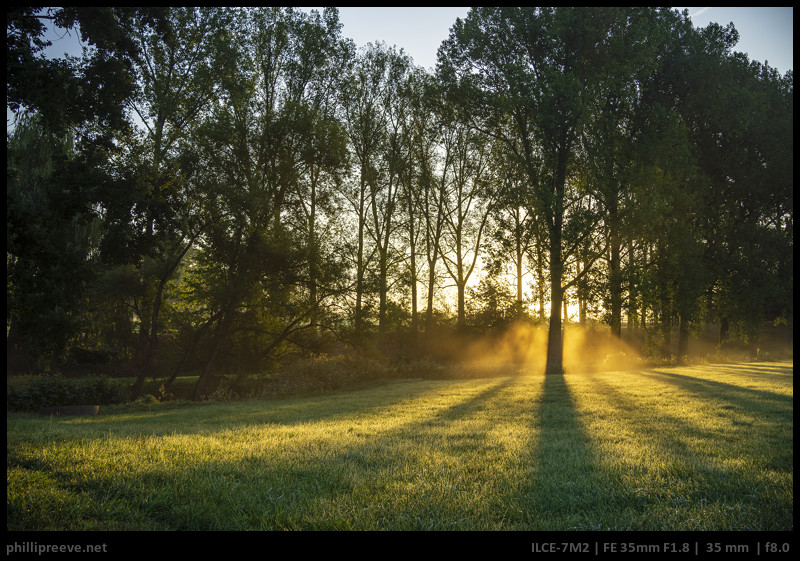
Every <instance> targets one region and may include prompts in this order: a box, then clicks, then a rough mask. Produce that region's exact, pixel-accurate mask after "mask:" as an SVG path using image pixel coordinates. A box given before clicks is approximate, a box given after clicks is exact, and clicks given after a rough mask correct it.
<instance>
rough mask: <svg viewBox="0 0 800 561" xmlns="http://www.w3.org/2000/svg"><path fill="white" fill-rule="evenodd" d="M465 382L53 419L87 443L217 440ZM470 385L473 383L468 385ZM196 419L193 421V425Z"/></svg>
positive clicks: (377, 411)
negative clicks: (224, 433) (228, 433)
mask: <svg viewBox="0 0 800 561" xmlns="http://www.w3.org/2000/svg"><path fill="white" fill-rule="evenodd" d="M460 383H461V382H453V381H445V382H439V381H434V382H428V381H425V382H412V383H411V384H409V386H408V390H407V391H406V392H402V391H397V388H396V386H395V385H389V386H384V387H379V388H373V389H367V390H358V391H351V392H347V391H343V392H339V393H335V394H331V395H323V396H318V397H304V398H291V399H288V400H253V401H243V402H232V403H192V404H188V405H171V404H165V405H158V406H156V407H155V408H153V409H151V410H146V411H145V410H142V411H138V412H137V411H126V410H121V409H116V410H114V409H112V410H111V412H110V413H105V412H104V411H103V410H102V408H101V414H100V415H98V416H96V417H91V418H73V417H64V418H62V419H51V420H50V422H52V423H56V424H58V425H60V426H61V428H62V429H63V430H65V431H67V432H69V430H70V429H74V430H75V431H77V432H79V433H80V437H81V438H86V439H92V438H106V437H108V436H109V431H111V432H112V433H117V434H119V435H121V436H175V435H194V434H206V433H207V434H214V433H216V432H218V431H219V430H220V425H224V427H225V430H236V429H241V428H248V427H253V428H256V427H263V426H270V425H273V426H276V427H281V426H295V425H298V426H300V425H305V424H308V423H318V422H333V421H342V420H347V419H354V420H355V419H359V418H362V417H364V416H365V415H370V414H374V415H376V416H380V415H381V414H382V413H386V414H389V413H390V412H391V411H392V410H394V409H395V408H397V407H401V406H402V405H403V404H404V403H409V404H413V402H415V401H416V400H419V399H425V398H426V396H428V395H430V394H432V393H435V392H436V391H437V390H438V389H439V388H441V387H443V386H445V385H448V384H450V385H453V384H460ZM466 383H467V384H468V383H469V382H466ZM189 419H190V421H189Z"/></svg>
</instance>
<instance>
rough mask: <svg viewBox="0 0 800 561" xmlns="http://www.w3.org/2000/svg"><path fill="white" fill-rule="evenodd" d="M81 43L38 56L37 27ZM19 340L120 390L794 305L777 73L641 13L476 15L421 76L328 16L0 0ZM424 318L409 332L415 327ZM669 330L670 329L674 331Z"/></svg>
mask: <svg viewBox="0 0 800 561" xmlns="http://www.w3.org/2000/svg"><path fill="white" fill-rule="evenodd" d="M45 23H48V24H50V25H53V26H56V27H57V28H60V29H62V30H75V31H77V30H79V32H80V33H81V35H82V37H83V39H84V42H85V43H86V44H87V46H88V49H87V50H86V51H85V52H84V55H83V58H78V59H72V58H69V59H59V58H55V59H53V58H46V57H44V56H43V54H42V49H43V47H44V46H45V43H44V40H43V32H44V24H45ZM7 36H8V74H7V105H8V107H9V109H10V110H13V111H14V112H15V113H16V115H17V121H16V123H15V126H14V127H13V129H12V130H10V132H9V133H8V137H7V191H6V193H7V209H8V210H7V251H6V255H7V293H6V294H7V341H8V348H9V352H10V353H11V355H13V356H24V357H27V361H26V365H27V366H26V367H25V368H27V369H31V370H40V371H41V370H51V369H62V368H65V367H67V366H68V365H70V364H77V363H80V364H84V365H85V364H87V363H92V362H93V363H95V364H99V365H103V364H105V365H108V364H112V363H113V364H114V365H115V367H116V366H125V367H127V371H129V372H131V373H132V374H133V375H135V376H136V379H137V383H136V385H135V387H134V389H135V390H136V391H139V390H140V389H141V388H142V385H143V384H144V382H145V380H146V379H148V378H160V379H162V380H163V381H164V382H165V384H166V386H167V388H168V387H169V385H170V384H171V383H172V382H173V381H174V380H176V379H177V377H178V376H180V375H181V374H184V373H193V374H199V381H198V382H197V385H196V387H195V390H194V393H195V396H198V397H199V396H200V395H202V394H203V393H204V391H205V390H206V387H207V384H208V382H209V380H210V379H211V378H212V377H213V376H214V375H215V374H216V373H219V372H224V373H232V374H236V375H237V376H238V379H237V381H238V382H241V383H243V382H244V380H245V378H246V377H247V376H249V375H251V374H254V373H258V372H263V371H265V370H268V369H270V368H272V367H274V366H275V365H276V364H280V363H281V362H283V361H285V359H287V358H288V357H292V356H297V355H298V354H308V353H320V352H329V351H333V350H335V349H342V348H344V347H345V346H346V347H349V348H357V349H360V350H361V351H362V352H366V353H383V354H385V355H390V356H393V357H412V356H420V355H424V354H426V353H429V354H431V353H434V351H435V349H434V348H433V345H434V341H435V340H436V338H435V335H441V334H442V333H443V332H445V331H451V332H452V333H454V334H461V335H462V336H463V335H465V334H472V335H474V334H475V333H483V332H487V331H492V330H499V329H502V328H504V327H508V326H509V325H511V324H512V323H513V322H519V321H527V322H531V323H545V322H546V323H547V325H548V326H549V327H548V329H549V344H548V351H547V369H548V371H551V372H560V371H562V370H563V366H562V356H561V353H562V344H563V343H562V332H563V324H564V322H565V321H569V318H568V317H567V316H565V312H569V310H570V307H569V306H572V305H574V306H576V307H577V313H576V314H575V315H574V316H573V317H572V318H571V319H572V321H578V322H580V323H587V322H592V321H596V322H604V323H606V324H608V325H609V326H610V331H611V336H612V337H616V338H619V337H621V336H622V328H623V325H625V326H626V330H627V332H628V335H629V336H632V334H634V333H636V334H638V335H639V336H640V337H639V339H637V340H639V341H640V342H641V343H642V345H643V346H644V348H646V349H648V350H649V351H650V352H654V353H661V354H663V355H665V356H670V355H677V356H682V355H686V354H687V352H688V345H689V339H690V336H691V334H692V333H693V332H696V331H697V330H698V328H699V327H700V326H703V325H708V324H714V325H718V326H719V330H720V332H719V342H720V344H725V343H727V342H729V341H744V342H747V343H753V342H755V341H757V340H758V337H759V335H760V333H761V331H762V328H763V326H764V325H765V323H771V324H778V323H780V324H784V325H788V326H790V327H791V326H792V321H793V307H792V306H793V296H792V289H793V272H792V270H793V263H792V255H793V241H792V239H793V234H792V232H793V202H792V201H793V199H792V191H793V179H792V171H793V170H792V161H793V160H792V152H793V151H792V111H793V75H792V72H791V71H790V72H788V73H787V74H786V75H784V76H781V75H780V74H778V73H777V72H776V71H775V70H774V69H772V68H770V67H768V66H766V65H763V64H760V63H758V62H752V61H749V60H748V59H747V57H746V56H745V55H742V54H740V53H736V52H735V44H736V40H737V33H736V30H735V29H734V28H733V26H732V25H730V26H728V27H726V28H722V27H720V26H717V25H711V26H709V27H707V28H705V29H699V28H694V27H693V26H692V23H691V21H690V20H689V18H688V16H687V15H686V13H683V14H681V13H679V12H676V11H673V10H668V9H657V8H474V9H472V10H471V11H470V13H469V15H468V16H467V17H466V18H465V19H464V20H457V21H456V22H454V25H453V27H452V29H451V32H450V37H449V38H448V39H447V40H446V41H445V42H444V43H443V44H442V47H441V48H440V50H439V63H438V67H437V70H436V72H435V73H433V74H432V73H429V72H426V71H424V70H422V69H420V68H417V67H415V66H414V64H413V61H412V60H411V59H410V58H409V57H408V56H407V55H406V54H405V53H403V52H402V51H398V50H397V49H396V48H394V47H388V46H386V45H385V44H375V45H369V46H368V47H367V48H365V49H362V50H360V51H359V50H357V49H356V48H355V47H354V45H353V43H352V41H350V40H348V39H346V38H344V37H343V36H342V30H341V24H340V22H339V21H338V13H337V11H336V10H335V9H325V11H324V12H322V13H321V14H320V13H318V12H311V13H310V14H309V13H304V12H302V11H298V10H294V9H289V8H253V9H233V8H160V9H147V10H134V9H122V8H103V9H98V8H94V9H92V8H84V9H79V8H70V9H65V8H51V9H37V8H19V9H12V10H10V11H9V12H8V25H7ZM422 333H424V334H425V336H424V337H420V334H422ZM673 333H677V341H676V344H673V339H672V337H673Z"/></svg>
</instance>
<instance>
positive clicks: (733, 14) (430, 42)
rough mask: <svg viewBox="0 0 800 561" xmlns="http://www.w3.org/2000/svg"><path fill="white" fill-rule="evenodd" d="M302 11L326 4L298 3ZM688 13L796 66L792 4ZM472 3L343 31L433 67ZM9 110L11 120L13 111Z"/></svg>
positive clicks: (363, 13) (349, 17) (349, 13)
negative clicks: (730, 29)
mask: <svg viewBox="0 0 800 561" xmlns="http://www.w3.org/2000/svg"><path fill="white" fill-rule="evenodd" d="M300 9H302V10H306V11H308V10H311V9H317V10H320V11H321V10H322V8H300ZM677 9H679V10H681V11H683V10H684V9H688V10H689V16H690V17H691V19H692V22H693V23H694V25H695V26H696V27H705V26H707V25H708V24H709V23H710V22H712V21H714V22H717V23H719V24H721V25H723V26H724V25H727V24H728V23H730V22H733V24H734V26H735V27H736V29H737V30H738V31H739V43H738V44H737V45H736V47H735V50H736V51H742V52H746V53H747V54H748V56H749V58H750V60H758V61H759V62H762V63H763V62H764V61H767V62H768V63H769V65H770V66H772V67H773V68H777V70H778V71H779V72H780V73H781V74H785V73H786V71H787V70H790V69H793V59H792V53H793V32H794V30H793V16H794V13H793V8H791V7H789V8H785V7H784V8H747V7H739V8H725V7H717V6H715V7H690V8H677ZM468 12H469V8H466V7H464V8H458V7H444V8H436V7H399V8H391V7H375V8H370V7H347V8H339V20H340V21H341V22H342V25H343V27H342V34H343V35H344V36H345V37H349V38H351V39H353V41H355V43H356V45H358V46H364V45H366V44H367V43H369V42H377V41H383V42H385V43H386V44H387V45H389V46H392V45H394V46H396V47H397V48H398V49H403V50H404V51H405V52H406V54H408V55H409V56H411V57H412V58H413V59H414V63H415V64H416V65H417V66H422V67H423V68H426V69H429V70H433V69H434V68H435V66H436V52H437V50H438V48H439V45H441V43H442V41H444V40H445V39H446V38H447V36H448V35H449V33H450V27H452V25H453V24H454V23H455V21H456V18H459V17H460V18H464V17H466V15H467V13H468ZM76 35H77V34H76V33H75V32H74V31H73V32H70V33H68V34H65V33H64V32H63V31H62V32H61V34H58V35H51V36H49V37H48V38H49V39H50V40H51V41H52V42H53V46H52V47H50V49H49V50H48V53H49V54H50V55H51V56H63V54H64V52H70V53H72V54H79V53H80V48H79V47H78V46H77V45H78V43H77V40H76ZM6 113H7V115H6V116H7V124H8V121H9V118H10V114H9V112H8V111H6Z"/></svg>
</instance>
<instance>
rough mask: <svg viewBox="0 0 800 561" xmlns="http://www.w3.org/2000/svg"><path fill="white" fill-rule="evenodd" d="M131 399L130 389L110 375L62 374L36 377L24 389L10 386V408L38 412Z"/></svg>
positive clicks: (8, 404) (9, 409) (108, 403)
mask: <svg viewBox="0 0 800 561" xmlns="http://www.w3.org/2000/svg"><path fill="white" fill-rule="evenodd" d="M129 399H130V390H129V389H128V388H127V387H126V386H124V385H122V384H120V383H119V382H116V381H114V380H111V379H109V378H104V377H99V376H92V377H89V378H77V379H70V378H64V377H62V376H59V375H46V376H37V377H35V378H32V379H31V380H30V381H29V382H28V383H27V384H26V385H25V386H24V387H22V388H13V387H12V388H9V389H8V392H7V394H6V408H7V410H8V411H37V410H39V408H41V407H53V406H57V405H110V404H113V403H123V402H125V401H128V400H129Z"/></svg>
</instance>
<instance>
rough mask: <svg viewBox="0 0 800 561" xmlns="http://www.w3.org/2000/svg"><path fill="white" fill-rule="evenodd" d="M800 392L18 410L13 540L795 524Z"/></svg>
mask: <svg viewBox="0 0 800 561" xmlns="http://www.w3.org/2000/svg"><path fill="white" fill-rule="evenodd" d="M509 372H510V373H511V371H509ZM792 399H793V363H792V362H781V363H751V364H725V365H702V366H694V367H682V368H657V369H651V370H641V371H629V372H603V373H594V374H577V373H576V374H566V375H565V376H563V377H547V378H545V377H544V376H543V375H530V376H520V375H514V376H512V375H509V376H506V377H499V378H498V377H494V378H484V379H477V380H456V381H453V380H446V381H442V380H438V381H437V380H403V381H393V382H389V383H386V384H384V385H381V386H379V387H373V388H368V389H362V390H358V391H350V392H339V393H334V394H330V395H326V396H318V397H313V398H302V399H301V398H297V399H288V400H281V401H245V402H237V403H171V404H163V403H162V404H158V405H156V406H154V407H152V408H150V409H147V408H143V407H140V406H132V405H126V406H113V407H103V408H101V414H100V415H98V416H96V417H74V418H52V419H50V418H41V417H37V416H35V415H31V414H8V417H7V420H8V428H7V437H8V439H7V440H8V445H7V515H8V522H7V529H9V530H179V529H180V530H281V529H287V530H378V529H393V530H395V529H396V530H789V529H792V528H793V475H792V474H793V416H792V413H793V402H792Z"/></svg>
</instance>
